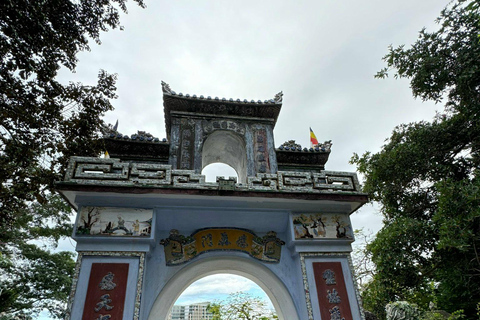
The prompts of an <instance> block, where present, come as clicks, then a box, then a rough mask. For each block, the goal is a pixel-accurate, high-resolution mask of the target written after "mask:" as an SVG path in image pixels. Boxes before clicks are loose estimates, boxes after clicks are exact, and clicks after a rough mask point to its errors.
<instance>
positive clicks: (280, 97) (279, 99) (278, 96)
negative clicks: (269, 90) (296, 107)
mask: <svg viewBox="0 0 480 320" xmlns="http://www.w3.org/2000/svg"><path fill="white" fill-rule="evenodd" d="M273 101H275V103H282V101H283V91H280V92H279V93H277V94H276V95H275V97H274V98H273Z"/></svg>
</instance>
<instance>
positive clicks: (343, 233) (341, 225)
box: [292, 213, 353, 240]
mask: <svg viewBox="0 0 480 320" xmlns="http://www.w3.org/2000/svg"><path fill="white" fill-rule="evenodd" d="M292 219H293V228H294V233H295V240H299V239H353V230H352V226H351V224H350V218H349V217H348V215H346V214H332V213H306V214H294V215H293V216H292Z"/></svg>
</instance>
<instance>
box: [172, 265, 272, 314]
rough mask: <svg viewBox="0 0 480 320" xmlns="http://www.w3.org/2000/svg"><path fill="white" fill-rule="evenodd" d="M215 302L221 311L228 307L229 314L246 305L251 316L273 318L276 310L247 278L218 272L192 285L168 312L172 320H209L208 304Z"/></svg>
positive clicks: (261, 291)
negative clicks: (219, 305)
mask: <svg viewBox="0 0 480 320" xmlns="http://www.w3.org/2000/svg"><path fill="white" fill-rule="evenodd" d="M212 303H216V304H221V305H223V307H222V308H220V310H222V312H225V311H226V309H227V308H226V307H227V306H230V310H229V311H230V312H228V313H229V314H230V315H234V314H235V310H238V309H241V308H242V306H243V305H244V304H248V305H249V306H250V307H251V308H253V310H252V311H251V314H250V316H253V314H254V313H255V314H257V315H260V314H261V315H262V316H266V317H268V318H272V315H273V314H275V308H274V307H273V304H272V302H271V301H270V299H269V298H268V296H267V294H266V293H265V291H263V290H262V288H260V287H259V286H258V285H257V284H256V283H255V282H253V281H251V280H250V279H248V278H245V277H242V276H239V275H235V274H229V273H219V274H214V275H210V276H205V277H203V278H201V279H199V280H197V281H195V282H193V283H192V284H191V285H190V286H189V287H188V288H187V289H185V291H183V292H182V294H181V295H180V297H179V298H178V299H177V301H176V302H175V304H174V306H173V308H172V310H171V316H170V317H171V319H172V320H173V319H197V318H198V319H200V318H201V319H210V317H212V316H213V315H212V314H211V313H209V311H208V305H210V304H212Z"/></svg>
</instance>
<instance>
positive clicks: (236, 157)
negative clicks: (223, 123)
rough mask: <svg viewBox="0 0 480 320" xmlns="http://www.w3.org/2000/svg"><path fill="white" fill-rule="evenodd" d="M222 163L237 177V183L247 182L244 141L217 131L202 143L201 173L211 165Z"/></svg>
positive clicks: (233, 135) (236, 136) (230, 134)
mask: <svg viewBox="0 0 480 320" xmlns="http://www.w3.org/2000/svg"><path fill="white" fill-rule="evenodd" d="M217 162H220V163H224V164H227V165H229V166H230V167H232V168H233V169H234V170H235V171H236V172H237V175H238V182H239V183H245V182H246V181H247V151H246V148H245V141H243V139H242V138H241V137H239V136H238V135H237V134H235V133H233V132H230V131H224V130H218V131H214V132H212V133H211V134H210V135H209V136H208V138H207V139H206V140H205V141H204V143H203V148H202V171H203V169H204V168H205V167H206V166H208V165H209V164H212V163H217Z"/></svg>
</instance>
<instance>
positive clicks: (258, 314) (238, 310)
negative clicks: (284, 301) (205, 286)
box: [207, 292, 278, 320]
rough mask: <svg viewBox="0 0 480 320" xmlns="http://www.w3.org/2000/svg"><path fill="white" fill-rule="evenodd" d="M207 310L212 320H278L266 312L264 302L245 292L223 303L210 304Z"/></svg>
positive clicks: (271, 313)
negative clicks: (211, 315)
mask: <svg viewBox="0 0 480 320" xmlns="http://www.w3.org/2000/svg"><path fill="white" fill-rule="evenodd" d="M207 310H208V311H209V312H211V313H212V314H213V320H271V319H278V318H277V316H276V315H275V313H274V312H272V311H270V310H267V304H266V302H265V301H264V300H262V299H260V298H258V297H254V296H252V295H250V294H248V293H245V292H235V293H232V294H230V295H229V296H228V298H227V299H225V300H224V301H220V302H216V303H212V304H210V305H209V306H208V308H207Z"/></svg>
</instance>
